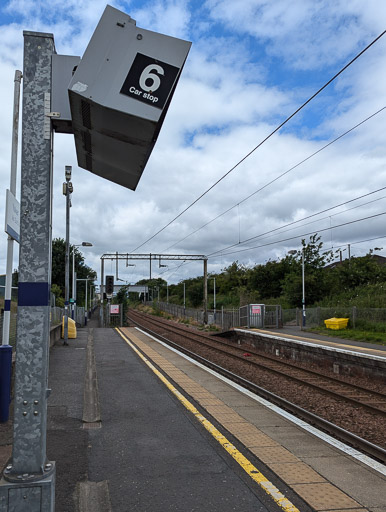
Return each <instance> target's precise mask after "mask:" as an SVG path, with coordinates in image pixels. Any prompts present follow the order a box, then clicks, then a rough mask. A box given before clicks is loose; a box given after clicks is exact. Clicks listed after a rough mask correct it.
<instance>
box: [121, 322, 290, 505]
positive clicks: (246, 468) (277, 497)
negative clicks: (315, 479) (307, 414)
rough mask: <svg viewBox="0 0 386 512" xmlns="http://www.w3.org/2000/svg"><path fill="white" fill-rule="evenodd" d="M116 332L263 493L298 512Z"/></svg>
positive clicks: (128, 340)
mask: <svg viewBox="0 0 386 512" xmlns="http://www.w3.org/2000/svg"><path fill="white" fill-rule="evenodd" d="M116 331H117V332H118V334H120V336H121V337H122V338H123V339H124V340H125V341H126V343H127V344H128V345H129V346H130V347H131V348H132V349H133V350H134V352H135V353H136V354H137V355H138V356H139V357H140V358H141V359H142V360H143V361H144V362H145V363H146V365H147V366H148V367H149V368H150V369H151V370H152V371H153V372H154V373H155V374H156V375H157V377H158V378H159V379H160V380H161V381H162V382H163V383H164V384H165V386H167V388H168V389H169V390H170V391H171V392H172V393H173V394H174V395H175V396H176V397H177V398H178V400H179V401H180V402H181V403H182V404H183V405H184V406H185V407H186V409H188V411H190V412H191V413H192V414H193V415H194V416H195V417H196V418H197V419H198V421H199V422H200V423H201V424H202V425H203V426H204V427H205V428H206V430H207V431H208V432H209V433H210V434H212V436H213V437H214V438H215V439H216V440H217V441H218V442H219V443H220V444H221V446H222V447H223V448H224V449H225V450H226V451H227V452H228V453H229V454H230V455H231V456H232V457H233V458H234V459H235V461H236V462H237V463H238V464H239V465H240V466H241V467H242V468H243V470H244V471H245V472H246V473H247V474H248V475H249V476H250V477H251V478H252V480H254V481H255V482H256V483H257V484H258V485H259V486H260V487H261V488H262V489H264V491H265V492H266V493H267V494H268V495H269V496H270V497H271V498H272V499H273V500H274V501H275V502H276V503H277V504H278V505H279V506H280V507H281V508H282V509H283V510H284V511H285V512H300V511H299V509H298V508H296V507H295V505H293V504H292V503H291V502H290V501H289V500H288V499H287V498H286V497H285V496H284V495H283V494H282V493H281V492H280V491H279V489H278V488H277V487H275V485H274V484H273V483H272V482H270V481H269V480H268V479H267V478H266V477H265V476H264V475H263V474H262V473H261V472H260V471H259V470H258V469H257V468H256V467H255V466H254V465H253V464H252V463H251V462H249V460H248V459H247V458H246V457H244V455H243V454H242V453H241V452H239V450H237V448H236V447H235V446H234V445H233V444H232V443H230V442H229V441H228V439H227V438H226V437H225V436H223V434H221V432H220V431H219V430H217V428H216V427H215V426H214V425H213V424H212V423H210V421H208V420H207V419H206V418H205V417H204V416H203V415H202V414H201V413H200V412H199V411H198V410H197V409H196V408H195V407H194V405H193V404H192V403H191V402H189V400H187V399H186V398H185V396H184V395H183V394H182V393H180V392H179V391H178V389H176V388H175V387H174V386H173V384H171V383H170V382H169V381H168V380H167V379H166V378H165V377H164V376H163V375H162V373H161V372H160V371H159V370H157V368H156V367H155V366H154V365H153V364H152V363H151V361H150V360H149V359H147V358H146V357H145V356H144V355H143V354H142V353H141V352H140V351H139V350H138V349H137V347H136V346H135V345H134V344H133V343H132V341H131V340H130V339H129V338H127V337H126V336H125V335H124V334H123V333H122V332H121V331H120V329H118V328H116Z"/></svg>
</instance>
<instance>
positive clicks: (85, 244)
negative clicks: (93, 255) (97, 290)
mask: <svg viewBox="0 0 386 512" xmlns="http://www.w3.org/2000/svg"><path fill="white" fill-rule="evenodd" d="M92 246H93V245H92V243H91V242H82V243H81V244H76V245H73V246H72V300H73V301H74V302H73V303H72V310H71V318H72V319H73V320H74V315H75V302H76V279H75V247H92Z"/></svg>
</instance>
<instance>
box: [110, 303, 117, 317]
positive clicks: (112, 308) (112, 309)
mask: <svg viewBox="0 0 386 512" xmlns="http://www.w3.org/2000/svg"><path fill="white" fill-rule="evenodd" d="M110 315H119V304H111V306H110Z"/></svg>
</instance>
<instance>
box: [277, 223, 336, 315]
mask: <svg viewBox="0 0 386 512" xmlns="http://www.w3.org/2000/svg"><path fill="white" fill-rule="evenodd" d="M320 238H321V237H320V236H318V234H317V233H315V234H314V235H312V236H310V241H309V242H308V243H306V241H305V239H303V240H302V246H303V247H302V249H301V250H300V251H297V253H296V254H295V255H293V256H288V258H290V259H291V261H290V263H291V270H290V272H289V273H288V274H287V275H286V276H285V278H284V280H283V286H282V291H283V295H284V297H285V298H286V300H287V301H288V303H289V304H290V305H291V306H292V307H297V306H299V307H300V306H301V305H302V295H303V294H302V283H303V279H302V260H303V257H304V282H305V290H306V298H307V304H314V302H316V301H318V300H320V299H322V298H323V297H324V296H325V295H326V294H328V292H329V280H328V274H327V272H326V269H325V265H326V263H328V262H329V261H331V259H332V257H333V254H332V252H331V251H326V252H322V248H323V242H321V241H320Z"/></svg>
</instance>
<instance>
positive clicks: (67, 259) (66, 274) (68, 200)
mask: <svg viewBox="0 0 386 512" xmlns="http://www.w3.org/2000/svg"><path fill="white" fill-rule="evenodd" d="M71 173H72V167H71V165H66V167H65V178H66V182H65V183H63V194H64V195H65V196H66V250H65V251H66V252H65V263H64V265H65V270H64V336H63V338H64V339H63V345H68V308H69V304H70V208H71V193H72V191H73V187H72V183H71Z"/></svg>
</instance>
